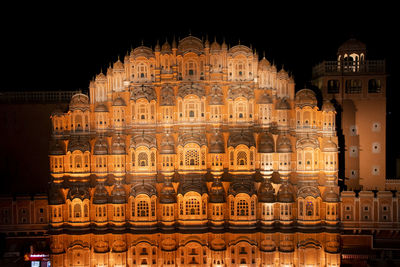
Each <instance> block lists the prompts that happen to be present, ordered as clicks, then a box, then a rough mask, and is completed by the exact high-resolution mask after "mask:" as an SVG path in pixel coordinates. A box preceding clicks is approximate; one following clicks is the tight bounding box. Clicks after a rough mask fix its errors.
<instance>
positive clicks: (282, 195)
mask: <svg viewBox="0 0 400 267" xmlns="http://www.w3.org/2000/svg"><path fill="white" fill-rule="evenodd" d="M277 201H278V202H283V203H291V202H294V196H293V191H292V189H291V187H290V185H289V184H288V183H287V182H283V183H282V184H281V186H280V187H279V190H278V194H277Z"/></svg>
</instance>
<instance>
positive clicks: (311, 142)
mask: <svg viewBox="0 0 400 267" xmlns="http://www.w3.org/2000/svg"><path fill="white" fill-rule="evenodd" d="M296 148H298V149H305V148H312V149H317V148H319V142H318V139H316V138H313V137H309V136H307V137H304V138H301V139H299V140H297V142H296Z"/></svg>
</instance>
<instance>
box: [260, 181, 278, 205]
mask: <svg viewBox="0 0 400 267" xmlns="http://www.w3.org/2000/svg"><path fill="white" fill-rule="evenodd" d="M257 194H258V201H259V202H264V203H273V202H275V195H274V194H275V189H274V187H273V186H272V184H271V182H270V181H269V180H266V181H263V182H262V183H261V185H260V187H259V188H258V193H257Z"/></svg>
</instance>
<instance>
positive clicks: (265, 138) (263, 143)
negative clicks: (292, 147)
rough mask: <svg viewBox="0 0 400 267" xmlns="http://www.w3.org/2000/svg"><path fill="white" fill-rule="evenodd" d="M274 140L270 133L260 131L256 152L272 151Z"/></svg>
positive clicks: (273, 150)
mask: <svg viewBox="0 0 400 267" xmlns="http://www.w3.org/2000/svg"><path fill="white" fill-rule="evenodd" d="M274 152H275V141H274V138H273V137H272V135H271V134H270V133H261V134H260V136H259V137H258V153H274Z"/></svg>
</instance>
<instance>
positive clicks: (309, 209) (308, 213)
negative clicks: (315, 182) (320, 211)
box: [306, 201, 314, 216]
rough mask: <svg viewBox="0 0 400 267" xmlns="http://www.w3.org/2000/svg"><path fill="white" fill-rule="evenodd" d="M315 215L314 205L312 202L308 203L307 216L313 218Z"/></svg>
mask: <svg viewBox="0 0 400 267" xmlns="http://www.w3.org/2000/svg"><path fill="white" fill-rule="evenodd" d="M313 213H314V208H313V203H312V201H307V204H306V214H307V216H312V215H313Z"/></svg>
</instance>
